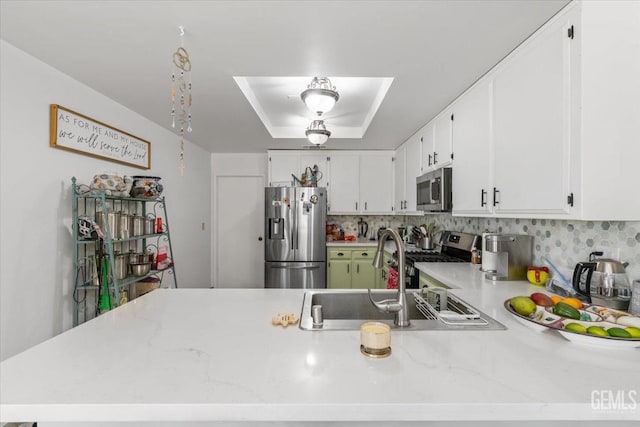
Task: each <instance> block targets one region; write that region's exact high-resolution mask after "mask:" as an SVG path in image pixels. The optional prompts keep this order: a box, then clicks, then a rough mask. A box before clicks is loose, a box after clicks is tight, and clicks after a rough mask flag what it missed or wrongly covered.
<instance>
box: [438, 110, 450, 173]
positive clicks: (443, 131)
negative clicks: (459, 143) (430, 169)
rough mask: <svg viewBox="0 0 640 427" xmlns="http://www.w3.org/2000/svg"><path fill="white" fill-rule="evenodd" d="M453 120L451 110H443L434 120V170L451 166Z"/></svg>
mask: <svg viewBox="0 0 640 427" xmlns="http://www.w3.org/2000/svg"><path fill="white" fill-rule="evenodd" d="M453 118H454V117H453V113H452V112H451V109H445V110H444V112H442V113H440V115H438V117H436V119H435V123H434V124H435V133H434V135H435V138H434V140H433V165H434V169H435V168H441V167H443V166H447V165H449V164H451V153H452V152H453V149H452V139H451V138H452V136H453V124H454V120H453Z"/></svg>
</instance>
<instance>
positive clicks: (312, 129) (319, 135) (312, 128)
mask: <svg viewBox="0 0 640 427" xmlns="http://www.w3.org/2000/svg"><path fill="white" fill-rule="evenodd" d="M304 134H305V135H306V136H307V139H308V140H309V142H310V143H312V144H313V145H322V144H324V143H325V142H327V140H328V139H329V137H330V136H331V132H329V131H328V130H327V127H326V126H325V125H324V120H314V121H312V122H311V124H310V125H309V127H308V128H307V130H306V131H305V133H304Z"/></svg>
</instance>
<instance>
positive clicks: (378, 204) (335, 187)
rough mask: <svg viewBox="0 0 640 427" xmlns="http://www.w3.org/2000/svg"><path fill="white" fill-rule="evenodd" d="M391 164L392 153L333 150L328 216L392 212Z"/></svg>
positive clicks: (330, 163) (330, 168)
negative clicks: (329, 214)
mask: <svg viewBox="0 0 640 427" xmlns="http://www.w3.org/2000/svg"><path fill="white" fill-rule="evenodd" d="M392 161H393V152H392V151H332V152H331V155H330V161H329V165H330V166H329V170H330V173H331V180H330V185H329V213H331V214H338V213H341V214H349V213H360V214H385V213H392V212H393V211H392V207H393V163H392Z"/></svg>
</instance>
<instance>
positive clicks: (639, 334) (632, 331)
mask: <svg viewBox="0 0 640 427" xmlns="http://www.w3.org/2000/svg"><path fill="white" fill-rule="evenodd" d="M624 330H625V331H627V332H629V335H631V336H632V337H633V338H640V328H636V327H635V326H628V327H626V328H624Z"/></svg>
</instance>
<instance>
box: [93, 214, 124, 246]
mask: <svg viewBox="0 0 640 427" xmlns="http://www.w3.org/2000/svg"><path fill="white" fill-rule="evenodd" d="M96 222H97V223H98V226H100V229H101V230H102V231H103V232H104V233H105V235H106V234H107V225H108V226H109V233H110V236H111V238H112V239H114V240H118V239H119V238H120V212H107V213H106V214H105V212H104V211H98V212H96Z"/></svg>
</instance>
